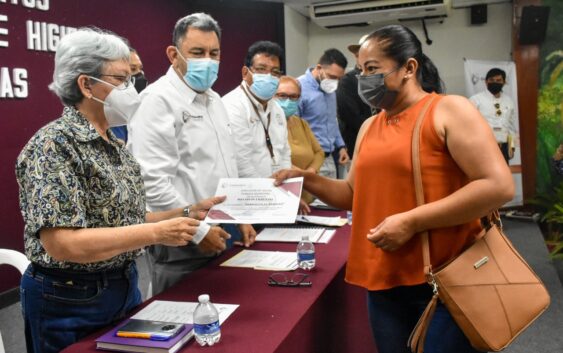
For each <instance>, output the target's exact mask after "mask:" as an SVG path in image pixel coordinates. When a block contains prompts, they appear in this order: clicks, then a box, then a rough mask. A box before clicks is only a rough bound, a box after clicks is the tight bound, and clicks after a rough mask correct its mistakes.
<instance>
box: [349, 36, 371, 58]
mask: <svg viewBox="0 0 563 353" xmlns="http://www.w3.org/2000/svg"><path fill="white" fill-rule="evenodd" d="M367 37H368V35H367V34H364V35H363V36H362V38H360V40H359V41H358V44H350V45H349V46H348V50H349V51H351V52H352V53H354V54H356V53H357V52H358V50H360V47H361V46H362V44H363V43H364V42H365V41H366V39H367Z"/></svg>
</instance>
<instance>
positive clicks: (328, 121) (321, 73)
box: [298, 49, 350, 179]
mask: <svg viewBox="0 0 563 353" xmlns="http://www.w3.org/2000/svg"><path fill="white" fill-rule="evenodd" d="M346 65H348V60H346V57H345V56H344V54H342V53H341V52H340V51H339V50H337V49H328V50H326V51H325V52H324V53H323V55H322V56H321V57H320V59H319V61H318V63H317V65H315V66H314V67H310V68H308V69H307V71H305V74H304V75H301V76H299V78H298V80H299V82H300V83H301V102H300V103H299V116H300V117H302V118H303V119H305V120H306V121H307V122H308V123H309V125H310V126H311V129H312V130H313V132H314V133H315V136H316V138H317V140H318V141H319V143H320V145H321V147H322V148H323V150H324V153H325V160H324V163H323V165H322V167H321V170H320V171H319V174H320V175H323V176H326V177H329V178H335V179H336V177H337V172H336V163H335V160H334V158H337V159H338V164H340V165H341V166H344V165H345V164H346V163H348V162H349V161H350V156H348V152H347V149H346V144H345V143H344V140H343V139H342V135H341V134H340V129H339V128H338V121H337V120H336V93H335V92H336V89H337V88H338V81H339V80H340V78H342V76H344V73H345V71H344V70H346ZM336 154H337V155H336ZM333 155H334V156H333ZM340 177H344V176H343V175H341V176H340Z"/></svg>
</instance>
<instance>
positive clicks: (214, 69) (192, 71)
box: [178, 50, 219, 92]
mask: <svg viewBox="0 0 563 353" xmlns="http://www.w3.org/2000/svg"><path fill="white" fill-rule="evenodd" d="M178 55H180V57H181V58H182V59H184V60H186V59H185V58H184V56H182V54H181V53H180V50H178ZM186 66H187V68H188V69H187V71H186V73H185V74H184V80H185V81H186V83H187V84H188V86H190V88H191V89H193V90H194V91H196V92H205V91H207V90H208V89H209V88H211V86H213V84H214V83H215V81H216V80H217V75H218V73H219V61H217V60H213V59H208V58H202V59H196V58H189V59H188V60H186Z"/></svg>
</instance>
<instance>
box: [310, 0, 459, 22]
mask: <svg viewBox="0 0 563 353" xmlns="http://www.w3.org/2000/svg"><path fill="white" fill-rule="evenodd" d="M448 7H449V0H371V1H368V0H364V1H334V2H323V3H319V4H312V5H311V6H310V7H309V15H310V17H311V20H313V21H314V22H315V23H317V24H318V25H319V26H322V27H326V28H334V27H343V26H361V25H367V24H370V23H376V22H385V21H392V20H408V19H418V18H436V17H445V16H447V10H448Z"/></svg>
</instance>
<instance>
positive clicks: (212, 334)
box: [194, 294, 221, 346]
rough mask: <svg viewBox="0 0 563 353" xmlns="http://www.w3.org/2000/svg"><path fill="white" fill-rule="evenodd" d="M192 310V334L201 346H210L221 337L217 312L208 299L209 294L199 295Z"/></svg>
mask: <svg viewBox="0 0 563 353" xmlns="http://www.w3.org/2000/svg"><path fill="white" fill-rule="evenodd" d="M197 300H198V301H199V304H198V305H197V306H196V308H195V310H194V335H195V340H196V341H197V343H199V344H200V345H201V346H205V345H209V346H212V345H214V344H215V343H217V342H219V340H220V339H221V327H220V325H219V312H218V311H217V309H216V308H215V306H214V305H213V304H212V303H211V302H210V301H209V294H202V295H200V296H199V297H198V298H197Z"/></svg>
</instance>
